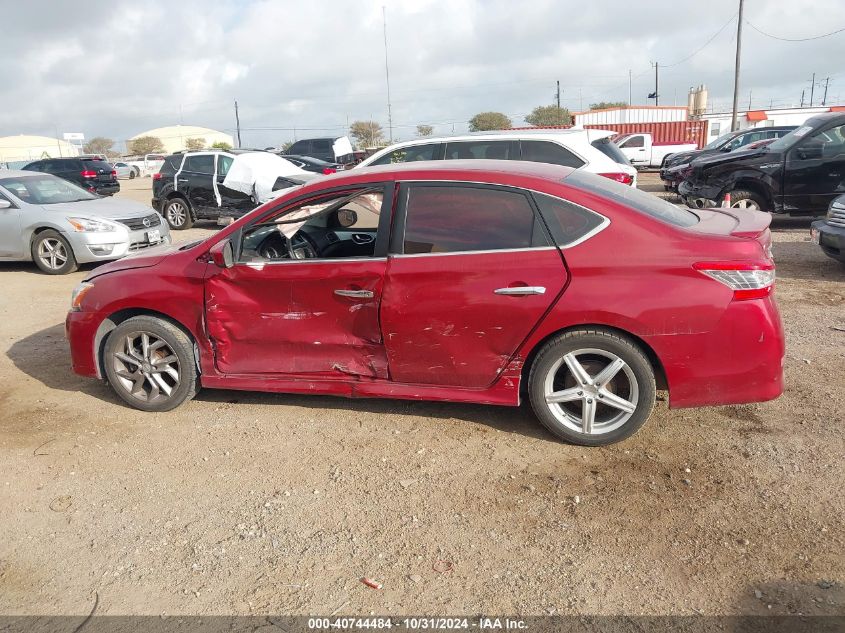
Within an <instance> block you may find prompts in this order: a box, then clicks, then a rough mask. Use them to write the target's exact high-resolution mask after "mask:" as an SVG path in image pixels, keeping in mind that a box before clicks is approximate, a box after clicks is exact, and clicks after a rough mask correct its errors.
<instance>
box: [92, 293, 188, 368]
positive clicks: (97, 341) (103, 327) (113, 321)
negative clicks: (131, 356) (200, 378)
mask: <svg viewBox="0 0 845 633" xmlns="http://www.w3.org/2000/svg"><path fill="white" fill-rule="evenodd" d="M137 316H151V317H156V318H158V319H161V320H162V321H167V322H168V323H170V324H171V325H173V326H175V327H177V328H179V329H180V330H181V331H182V332H183V333H184V334H185V335H186V336H187V337H188V338H189V339H190V341H191V343H193V346H194V362H195V363H196V366H197V372H198V374H202V367H201V366H200V362H199V347H198V342H197V337H196V336H194V334H193V332H191V330H190V328H188V327H186V326H185V325H184V324H183V323H181V322H180V321H179V320H178V319H174V318H173V317H172V316H170V315H169V314H165V313H164V312H159V311H157V310H152V309H150V308H124V309H122V310H118V311H117V312H113V313H112V314H110V315H109V316H107V317H106V318H105V319H103V320H102V322H101V323H100V326H99V327H98V328H97V333H96V334H95V336H94V358H95V359H96V361H97V374H98V376H99V377H100V378H104V377H105V375H106V372H105V364H104V362H105V358H104V352H105V346H106V341H107V340H108V337H109V334H111V332H112V331H113V330H114V329H115V328H117V326H118V325H120V324H121V323H123V322H124V321H127V320H128V319H131V318H133V317H137Z"/></svg>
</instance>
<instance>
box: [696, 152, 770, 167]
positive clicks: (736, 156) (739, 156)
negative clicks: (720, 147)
mask: <svg viewBox="0 0 845 633" xmlns="http://www.w3.org/2000/svg"><path fill="white" fill-rule="evenodd" d="M769 153H770V151H769V148H768V147H758V148H756V149H737V150H734V151H732V152H720V153H718V154H710V155H705V156H699V157H698V158H696V159H694V161H693V165H695V166H696V167H701V168H704V169H706V168H708V167H713V166H715V165H727V164H729V163H737V162H741V161H747V160H749V159H754V158H757V157H758V156H763V155H764V154H769Z"/></svg>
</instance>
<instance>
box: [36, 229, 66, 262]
mask: <svg viewBox="0 0 845 633" xmlns="http://www.w3.org/2000/svg"><path fill="white" fill-rule="evenodd" d="M67 257H68V255H67V251H66V250H65V245H64V244H63V243H62V241H61V240H59V239H56V238H54V237H46V238H44V239H43V240H41V242H40V243H39V244H38V258H39V259H40V260H41V262H42V263H43V264H44V266H45V267H47V268H49V269H51V270H59V269H60V268H61V267H62V266H64V265H65V264H66V263H67Z"/></svg>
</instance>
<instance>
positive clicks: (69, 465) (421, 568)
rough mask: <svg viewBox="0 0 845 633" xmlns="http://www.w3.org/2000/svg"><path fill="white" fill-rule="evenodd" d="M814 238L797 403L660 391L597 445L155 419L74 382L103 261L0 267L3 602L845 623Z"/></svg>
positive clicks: (491, 430) (831, 285)
mask: <svg viewBox="0 0 845 633" xmlns="http://www.w3.org/2000/svg"><path fill="white" fill-rule="evenodd" d="M655 183H656V181H655V178H654V176H650V175H644V176H643V177H642V186H643V187H644V188H646V189H650V190H654V191H657V190H658V189H659V187H657V186H656V184H655ZM149 186H150V181H149V179H144V180H140V181H138V180H135V181H123V188H124V190H123V191H122V192H121V195H128V196H132V197H136V198H137V199H140V200H143V201H147V200H148V199H149ZM807 226H808V222H807V221H780V222H777V223H776V227H775V233H774V238H775V241H776V243H775V247H774V254H775V258H776V260H777V263H778V275H779V281H778V286H777V297H778V301H779V303H780V307H781V311H782V314H783V319H784V322H785V326H786V331H787V336H788V351H787V359H786V375H787V391H786V393H785V394H784V396H783V397H782V398H780V399H779V400H777V401H774V402H770V403H765V404H761V405H749V406H737V407H722V408H709V409H699V410H676V411H669V410H668V409H667V408H666V406H665V402H663V403H660V406H659V407H658V410H657V411H656V413H655V415H654V416H653V417H652V419H651V420H650V422H649V423H648V424H647V425H646V427H645V428H644V429H643V430H642V431H640V433H639V434H638V435H636V436H635V437H634V438H632V439H630V440H628V441H626V442H624V443H622V444H618V445H615V446H613V447H610V448H604V449H586V448H579V447H575V446H568V445H566V444H561V443H559V442H557V441H556V440H555V439H553V438H552V437H551V436H550V435H549V434H548V433H546V432H544V431H543V430H542V428H541V427H540V426H539V425H538V424H537V423H536V422H535V421H534V419H533V417H532V415H531V413H530V411H529V410H528V409H527V408H522V409H508V408H496V407H486V406H471V405H458V404H429V403H410V402H399V401H386V400H370V401H367V400H364V401H349V400H343V399H334V398H328V397H304V396H285V395H264V394H258V393H240V392H221V391H211V390H206V391H203V392H202V393H201V394H200V395H199V396H198V397H197V398H196V400H194V401H193V402H191V403H190V404H188V405H187V406H183V407H182V408H180V409H178V410H177V411H174V412H171V413H166V414H145V413H141V412H139V411H135V410H132V409H129V408H127V407H126V406H124V405H122V404H120V403H119V402H118V400H117V399H116V398H115V397H114V396H113V395H112V394H111V393H110V391H109V389H108V388H107V387H106V386H104V385H102V384H98V383H96V382H94V381H91V380H87V379H83V378H80V377H77V376H75V375H74V374H73V373H71V371H70V363H69V356H68V349H67V344H66V341H65V340H64V331H63V321H64V316H65V312H66V310H67V307H68V302H69V297H70V292H71V289H72V288H73V287H74V285H75V284H76V283H77V282H78V281H80V280H81V279H82V278H83V277H84V276H85V274H86V272H85V271H84V270H83V271H80V272H78V273H75V274H73V275H70V276H67V277H48V276H46V275H41V274H38V273H37V272H36V270H35V268H34V267H33V266H31V265H18V264H0V276H2V280H3V287H4V288H5V291H4V292H3V296H2V300H0V341H2V344H3V345H2V349H3V354H2V356H0V375H2V377H3V379H2V381H0V406H2V414H0V463H2V472H3V479H2V487H0V494H2V497H0V499H1V503H2V505H1V506H0V507H2V509H3V511H2V513H0V613H6V614H83V613H85V614H87V613H88V612H89V611H90V610H91V607H92V605H93V600H94V594H95V592H97V594H98V595H99V607H98V609H97V612H98V613H100V614H156V615H157V614H162V613H167V614H176V613H204V614H210V613H221V614H222V613H243V614H246V613H303V614H306V613H313V614H329V613H332V612H335V611H337V612H338V613H340V614H367V613H370V612H375V613H394V614H399V613H410V614H420V613H425V614H459V613H460V614H472V613H488V614H501V613H521V614H545V613H591V614H599V613H601V614H615V613H623V612H624V613H629V614H633V613H637V614H670V613H671V614H691V613H708V614H709V613H714V614H715V613H719V614H724V613H746V614H762V613H768V614H783V613H798V612H802V613H805V614H833V613H840V614H841V613H843V603H845V592H843V587H842V583H843V581H845V565H843V555H842V552H843V551H845V543H843V537H845V527H843V526H845V507H843V493H842V491H843V488H844V487H845V468H843V466H845V458H843V455H845V450H843V449H845V443H843V437H845V430H843V421H845V389H843V387H845V332H844V331H842V329H841V328H843V327H845V268H843V267H842V266H840V265H839V264H837V263H836V262H834V261H832V260H829V259H827V258H826V257H824V256H823V255H822V254H821V252H820V251H819V249H818V248H817V247H816V246H815V245H813V244H811V243H810V242H809V241H808V230H807ZM212 230H214V228H213V227H206V228H199V229H194V230H192V231H190V232H187V233H185V234H179V235H178V236H177V237H178V238H180V239H181V238H185V239H187V238H188V237H190V236H191V235H208V234H210V231H212ZM834 328H840V329H834ZM724 351H725V354H726V355H729V354H730V353H731V350H729V349H726V350H724ZM687 469H688V470H687ZM441 560H442V561H448V562H449V563H450V564H451V571H448V570H446V571H445V573H439V572H438V571H435V570H434V569H433V566H436V565H435V563H436V561H441ZM440 571H441V572H443V571H444V569H441V570H440ZM365 575H366V576H371V577H373V578H376V579H378V580H379V581H381V582H383V583H384V588H383V589H382V590H373V589H370V588H368V587H366V586H364V585H363V584H361V583H360V582H359V578H360V577H361V576H365ZM830 583H833V584H832V586H831V584H830ZM755 592H756V593H755Z"/></svg>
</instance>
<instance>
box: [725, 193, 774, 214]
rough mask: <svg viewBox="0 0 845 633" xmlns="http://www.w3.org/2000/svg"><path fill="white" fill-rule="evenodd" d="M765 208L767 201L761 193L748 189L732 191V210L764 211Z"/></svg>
mask: <svg viewBox="0 0 845 633" xmlns="http://www.w3.org/2000/svg"><path fill="white" fill-rule="evenodd" d="M765 207H766V201H765V199H764V198H763V196H761V195H760V194H759V193H756V192H754V191H748V190H746V189H737V190H736V191H731V209H751V210H754V211H762V210H763V209H765Z"/></svg>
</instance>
